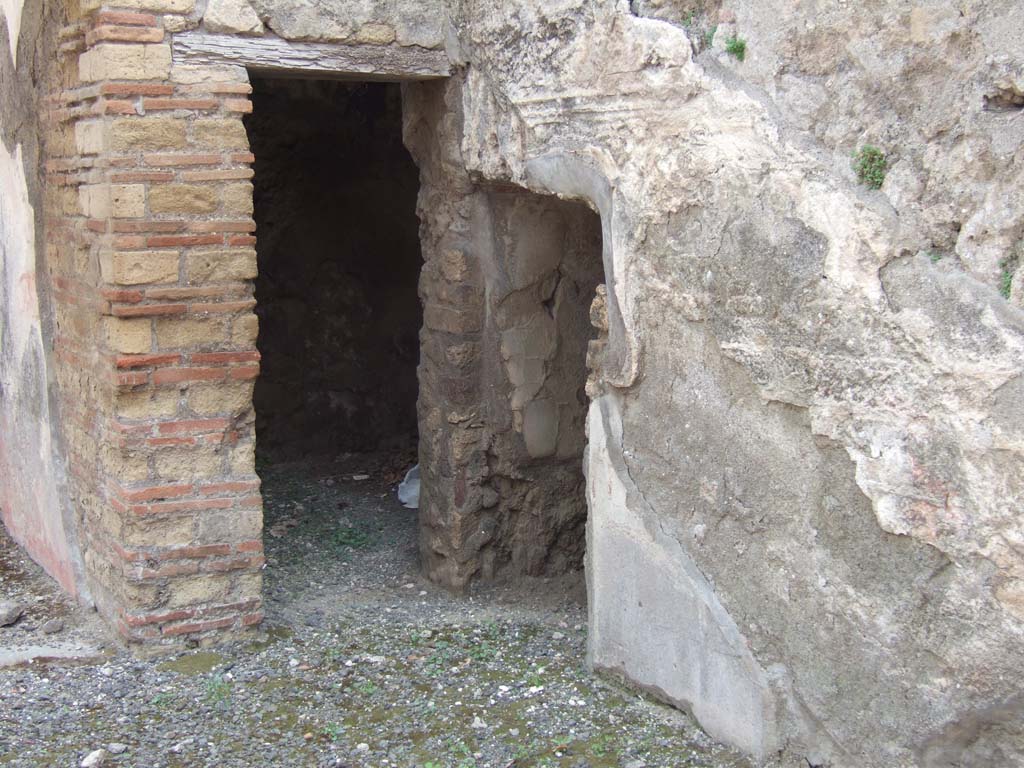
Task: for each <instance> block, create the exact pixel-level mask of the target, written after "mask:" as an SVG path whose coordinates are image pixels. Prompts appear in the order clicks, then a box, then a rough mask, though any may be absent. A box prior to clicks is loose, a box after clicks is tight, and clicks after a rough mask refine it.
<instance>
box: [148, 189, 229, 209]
mask: <svg viewBox="0 0 1024 768" xmlns="http://www.w3.org/2000/svg"><path fill="white" fill-rule="evenodd" d="M219 204H220V202H219V200H218V199H217V189H216V188H215V187H211V186H201V185H198V184H166V185H162V186H154V187H153V188H151V189H150V191H149V210H150V212H151V213H212V212H213V211H215V210H217V207H218V206H219Z"/></svg>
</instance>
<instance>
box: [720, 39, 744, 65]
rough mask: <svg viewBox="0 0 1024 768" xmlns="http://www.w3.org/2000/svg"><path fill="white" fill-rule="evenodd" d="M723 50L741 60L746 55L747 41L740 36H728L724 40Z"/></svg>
mask: <svg viewBox="0 0 1024 768" xmlns="http://www.w3.org/2000/svg"><path fill="white" fill-rule="evenodd" d="M725 52H726V53H729V54H732V55H733V56H735V57H736V58H737V59H738V60H739V61H743V60H744V59H745V58H746V57H747V41H746V40H744V39H743V38H742V37H730V38H729V39H728V40H726V41H725Z"/></svg>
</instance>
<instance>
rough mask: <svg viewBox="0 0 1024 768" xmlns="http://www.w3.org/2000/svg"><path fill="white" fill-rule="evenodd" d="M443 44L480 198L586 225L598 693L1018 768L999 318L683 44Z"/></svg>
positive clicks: (800, 755) (1007, 410)
mask: <svg viewBox="0 0 1024 768" xmlns="http://www.w3.org/2000/svg"><path fill="white" fill-rule="evenodd" d="M749 7H750V5H749V4H743V5H742V7H741V8H740V10H743V9H744V8H749ZM724 10H726V11H727V10H728V9H727V8H726V9H724ZM910 11H911V8H909V7H907V8H906V12H907V19H906V21H907V23H908V24H909V23H910V22H911V21H913V20H914V19H917V18H918V17H919V16H920V13H917V14H916V15H915V14H911V13H910ZM849 12H850V13H854V12H855V11H854V10H852V9H851V10H849ZM858 12H859V11H858ZM737 13H739V11H737ZM788 13H790V11H788V10H787V11H785V12H784V11H782V10H779V11H778V15H780V16H781V17H782V18H780V19H779V21H778V22H777V23H780V24H781V23H784V22H786V21H787V18H786V17H785V15H784V14H788ZM792 13H794V14H797V15H798V17H799V18H798V19H797V20H796V22H794V23H799V24H801V25H805V26H806V25H811V24H814V23H815V20H814V19H813V18H811V17H809V16H808V15H806V13H805V11H803V10H800V11H799V12H798V11H795V10H794V11H792ZM865 13H868V12H867V11H865ZM1003 13H1004V17H1005V18H1012V17H1013V13H1011V10H1010V9H1008V8H1007V7H1005V6H1003ZM801 14H804V15H802V16H801ZM958 18H959V16H958ZM774 23H776V22H775V21H774V20H772V19H762V21H761V25H762V27H764V28H765V30H769V29H770V27H771V25H772V24H774ZM894 23H895V20H894ZM900 23H903V21H902V20H901V21H900ZM914 23H915V25H917V23H918V22H916V21H915V22H914ZM958 23H959V22H958ZM454 25H455V28H456V29H457V30H459V37H458V41H459V45H458V46H455V47H453V50H455V51H456V52H457V56H456V61H457V63H458V64H459V65H460V66H463V67H465V71H466V79H465V87H464V89H463V91H462V107H463V110H464V117H463V122H462V133H461V137H460V142H459V148H460V151H461V157H462V158H463V159H464V160H465V162H466V164H467V167H468V170H469V175H470V177H471V178H473V179H475V180H478V181H479V182H480V183H487V182H490V183H512V184H516V185H518V186H523V187H527V188H530V189H533V190H535V191H538V192H545V193H548V194H552V193H553V194H559V195H564V196H569V197H575V198H578V199H584V200H587V201H588V202H589V203H590V204H591V205H592V206H593V207H595V208H597V209H598V210H600V212H601V219H602V225H603V228H604V249H605V273H606V279H607V283H606V284H607V292H608V298H607V313H608V341H607V343H606V346H605V347H604V349H603V351H601V350H597V351H601V354H600V355H597V356H596V357H597V358H600V359H595V363H596V364H597V365H598V370H597V371H596V373H595V377H594V382H593V385H592V387H591V390H592V391H593V392H594V394H595V395H597V397H596V400H595V402H594V403H593V404H592V405H591V411H590V421H589V425H590V444H589V447H588V456H587V473H588V504H589V507H590V509H589V524H588V541H587V578H588V582H589V600H590V611H591V616H590V623H589V626H588V632H589V634H588V643H589V650H590V657H591V662H592V664H593V665H594V666H595V667H596V668H598V669H603V670H606V671H608V672H611V673H615V674H619V675H623V676H625V677H626V678H628V679H630V680H632V681H633V682H634V683H637V684H639V685H642V686H645V687H647V688H648V689H649V690H652V691H654V692H656V693H657V694H658V695H659V696H661V697H663V698H665V699H666V700H669V701H672V702H674V703H676V704H678V705H680V706H683V707H686V708H687V709H689V710H690V711H692V712H693V713H694V714H695V715H696V717H697V718H698V720H699V721H700V722H701V724H702V725H703V726H704V727H705V728H706V729H707V730H708V731H709V732H710V733H711V734H712V735H714V736H716V737H718V738H720V739H724V740H726V741H729V742H730V743H733V744H736V745H738V746H740V747H742V748H743V749H745V750H747V751H749V752H751V753H754V754H758V755H761V756H763V757H766V758H767V757H768V756H769V755H774V754H776V753H779V752H781V753H782V754H784V755H785V757H786V759H787V760H789V761H790V762H792V763H793V764H801V763H802V764H807V763H809V764H812V765H817V764H828V765H835V766H894V765H900V766H902V765H908V766H909V765H947V764H955V763H956V762H957V761H959V762H960V763H961V764H972V763H974V762H978V763H979V764H984V761H985V760H986V759H989V758H991V759H994V760H995V761H996V762H1000V761H1003V762H1007V763H1011V764H1012V763H1014V762H1019V761H1020V760H1021V759H1024V757H1022V756H1024V733H1022V732H1021V731H1020V727H1019V723H1020V722H1022V721H1021V718H1020V713H1021V711H1022V710H1021V706H1022V703H1021V702H1022V701H1024V699H1022V693H1021V688H1020V684H1019V676H1018V675H1016V674H1015V673H1014V672H1013V670H1014V669H1015V668H1017V667H1019V666H1021V664H1022V663H1024V656H1022V653H1024V621H1022V618H1024V617H1022V615H1021V608H1020V599H1019V595H1020V589H1021V587H1020V585H1021V584H1024V580H1022V575H1024V572H1022V570H1021V567H1022V562H1024V561H1022V559H1021V548H1020V536H1021V534H1020V530H1021V528H1020V520H1019V515H1018V514H1016V512H1015V510H1017V509H1019V507H1020V499H1021V497H1022V493H1024V489H1022V487H1021V482H1020V478H1021V477H1022V473H1021V466H1022V462H1024V454H1022V453H1021V443H1020V439H1019V436H1020V434H1021V414H1022V413H1024V411H1022V410H1021V409H1020V407H1019V405H1020V402H1021V401H1020V397H1019V392H1020V386H1019V382H1020V381H1021V379H1022V374H1024V368H1022V362H1021V360H1022V357H1021V350H1022V349H1024V318H1022V316H1021V313H1020V309H1019V307H1017V306H1015V304H1014V300H1013V293H1012V290H1011V291H1010V300H1007V298H1006V297H1005V294H1004V295H1001V288H1002V286H1001V285H1000V284H999V283H998V282H997V280H996V279H995V276H994V275H993V274H992V271H991V270H990V269H988V268H986V267H983V268H980V269H978V270H975V269H974V268H973V267H972V266H971V265H970V262H969V260H965V261H964V262H963V265H962V266H961V265H958V264H955V263H951V262H952V260H950V259H949V258H947V257H944V256H940V257H939V258H937V259H936V258H934V254H929V253H927V252H926V251H924V250H922V244H921V239H920V235H921V232H922V226H924V227H925V228H929V227H930V226H931V225H930V224H928V222H927V220H925V219H918V218H917V214H916V213H915V210H916V209H914V208H913V207H909V208H905V209H902V208H901V209H894V207H893V206H892V205H891V204H890V202H889V199H888V196H887V194H886V191H885V190H884V189H883V190H882V191H879V192H873V191H870V190H868V189H866V188H865V187H863V186H859V185H857V183H856V179H855V178H854V176H853V174H852V172H851V171H850V168H849V159H848V157H844V158H843V163H842V165H841V166H840V165H838V164H837V163H834V161H833V156H832V153H831V152H827V151H823V147H821V146H820V145H818V144H817V143H816V141H815V139H814V137H813V136H809V135H808V134H807V133H806V132H803V131H799V130H794V128H793V126H792V125H791V124H790V123H789V122H787V120H786V119H785V118H783V117H782V116H780V115H779V114H778V112H777V111H776V106H777V105H776V104H775V103H774V102H773V99H772V98H771V94H770V93H766V92H764V91H762V90H759V89H758V88H757V87H756V86H755V85H753V84H752V83H750V82H745V81H744V80H743V78H741V77H740V76H739V75H740V74H741V71H742V70H741V67H742V65H741V64H740V63H738V62H728V66H726V65H724V64H723V63H722V61H721V60H725V59H728V58H729V54H727V53H725V52H724V51H722V52H721V53H715V54H714V55H711V56H709V57H708V58H702V57H697V58H695V54H694V48H695V46H694V45H693V43H692V42H691V40H690V37H689V36H688V34H687V31H686V28H685V25H683V24H680V25H678V26H676V25H672V24H668V23H665V22H663V21H659V20H653V19H648V18H642V17H638V16H637V15H636V14H635V13H633V11H632V8H631V7H630V6H629V4H627V3H612V2H608V3H581V2H573V0H570V2H566V3H559V4H550V3H541V2H531V1H529V0H527V1H525V2H521V3H516V4H514V5H512V6H507V7H506V6H502V7H499V8H495V7H494V6H493V5H491V4H487V3H476V2H467V3H464V4H462V5H461V6H460V12H459V13H458V14H457V15H456V16H455V18H454ZM917 28H918V26H915V27H914V29H917ZM723 47H724V46H723ZM925 49H926V46H924V44H922V47H921V48H920V49H918V48H915V49H914V50H915V55H922V54H921V51H923V50H925ZM928 50H933V49H928ZM750 55H751V56H756V55H757V51H756V50H755V51H750ZM965 87H966V86H965ZM971 87H973V86H971ZM986 87H987V86H986ZM972 92H973V93H977V103H978V104H979V105H980V104H982V103H983V99H982V95H983V94H982V89H981V88H979V90H977V91H972ZM978 108H979V109H980V108H981V107H980V106H979V107H978ZM998 136H999V139H1000V141H1011V142H1012V141H1015V140H1016V139H1015V138H1014V137H1015V136H1016V133H1015V132H1014V131H1013V130H1003V131H999V132H998ZM865 138H866V137H865ZM1014 157H1016V155H1012V156H1007V162H1008V163H1010V166H1008V168H1007V169H1006V170H1005V178H1006V179H1011V178H1013V177H1014V174H1015V173H1018V172H1019V162H1018V161H1016V160H1014V159H1013V158H1014ZM1014 163H1017V165H1014ZM1001 173H1002V172H1001ZM1000 178H1004V177H1003V176H1002V175H1001V176H1000ZM951 183H952V182H951ZM934 195H935V196H936V198H941V197H943V195H948V196H947V203H948V204H951V205H954V206H955V203H954V202H953V201H955V200H956V199H957V197H958V195H959V193H958V191H957V190H956V189H955V188H950V189H948V190H946V191H945V192H944V191H943V190H942V189H941V188H940V187H936V188H935V190H934ZM978 210H979V211H989V213H985V214H976V215H979V216H981V217H982V218H984V217H985V216H989V218H988V224H986V225H985V227H990V228H991V229H990V231H992V232H996V230H1000V228H1001V227H1002V226H1003V225H1002V224H1001V223H1000V222H1003V221H1004V219H1003V218H1002V213H1001V211H1002V210H1003V208H1002V207H1000V206H990V207H988V208H986V207H985V206H982V208H980V209H978ZM1006 222H1007V223H1009V222H1010V219H1006ZM954 223H955V222H954V221H953V220H951V221H949V222H948V224H950V226H952V225H953V224H954ZM1015 226H1016V225H1011V226H1010V228H1009V229H1008V230H1007V232H1008V233H1009V234H1011V235H1012V234H1013V232H1015V231H1016V230H1015V229H1014V227H1015ZM985 227H983V226H982V225H981V223H980V220H979V221H978V223H977V226H976V227H975V231H976V232H981V231H982V230H983V229H985ZM1000 231H1001V230H1000ZM1012 239H1013V238H1012V237H1011V238H1009V239H1005V238H1003V237H1002V235H999V237H993V238H987V237H986V239H985V242H987V245H986V246H985V247H986V248H995V249H1001V252H1000V256H999V259H998V260H999V261H1002V260H1004V259H1010V258H1012V255H1013V254H1012V250H1011V249H1012V242H1011V241H1012ZM979 242H980V241H979ZM961 245H964V247H966V244H961ZM958 252H959V251H958ZM963 253H964V254H965V255H966V254H967V251H966V250H964V251H963ZM979 253H980V251H979ZM986 253H994V251H986ZM984 258H985V259H986V260H988V262H989V263H991V258H990V256H985V257H984ZM977 263H979V264H980V263H981V262H977ZM1011 414H1012V415H1011ZM993 756H997V757H993Z"/></svg>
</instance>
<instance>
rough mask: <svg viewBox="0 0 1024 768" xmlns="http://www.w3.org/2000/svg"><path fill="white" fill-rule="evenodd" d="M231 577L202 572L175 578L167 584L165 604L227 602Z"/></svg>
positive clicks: (177, 605)
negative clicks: (200, 574)
mask: <svg viewBox="0 0 1024 768" xmlns="http://www.w3.org/2000/svg"><path fill="white" fill-rule="evenodd" d="M231 586H232V578H231V576H229V575H219V574H218V575H215V574H204V575H202V576H190V577H188V578H184V579H175V580H174V581H172V582H171V583H170V585H169V589H168V590H167V591H168V596H167V606H166V607H168V608H180V607H182V606H185V605H198V604H200V603H212V602H217V603H224V602H229V600H228V598H229V597H230V595H231V593H232V592H231Z"/></svg>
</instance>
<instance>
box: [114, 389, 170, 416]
mask: <svg viewBox="0 0 1024 768" xmlns="http://www.w3.org/2000/svg"><path fill="white" fill-rule="evenodd" d="M180 400H181V395H180V394H179V392H178V391H177V390H175V389H155V390H154V389H148V390H141V391H131V392H122V393H119V394H118V395H117V397H116V400H115V403H114V407H115V410H116V413H117V415H118V416H120V417H121V418H125V419H162V418H166V417H168V416H173V415H175V414H176V413H177V412H178V402H179V401H180Z"/></svg>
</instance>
